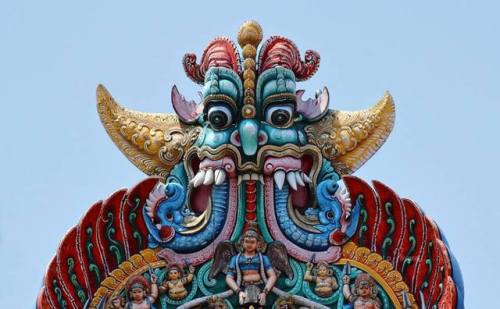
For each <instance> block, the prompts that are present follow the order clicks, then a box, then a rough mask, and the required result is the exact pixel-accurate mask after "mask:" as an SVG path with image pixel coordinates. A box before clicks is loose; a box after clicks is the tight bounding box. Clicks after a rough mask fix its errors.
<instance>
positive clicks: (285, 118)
mask: <svg viewBox="0 0 500 309" xmlns="http://www.w3.org/2000/svg"><path fill="white" fill-rule="evenodd" d="M292 115H293V108H292V106H289V105H279V106H271V107H269V108H268V109H267V110H266V122H267V123H270V124H272V125H275V126H278V127H284V126H287V125H288V124H290V122H291V120H292Z"/></svg>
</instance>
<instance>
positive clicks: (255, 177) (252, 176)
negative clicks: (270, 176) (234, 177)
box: [250, 173, 259, 180]
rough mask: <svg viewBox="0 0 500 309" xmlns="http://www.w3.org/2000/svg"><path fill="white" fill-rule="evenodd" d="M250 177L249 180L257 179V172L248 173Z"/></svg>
mask: <svg viewBox="0 0 500 309" xmlns="http://www.w3.org/2000/svg"><path fill="white" fill-rule="evenodd" d="M250 179H251V180H259V174H255V173H252V174H251V175H250Z"/></svg>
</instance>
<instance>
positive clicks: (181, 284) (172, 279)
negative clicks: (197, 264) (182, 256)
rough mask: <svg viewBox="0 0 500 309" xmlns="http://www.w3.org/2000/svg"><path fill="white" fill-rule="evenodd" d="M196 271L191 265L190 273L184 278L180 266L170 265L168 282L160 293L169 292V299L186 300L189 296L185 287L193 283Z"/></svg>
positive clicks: (162, 286) (165, 282)
mask: <svg viewBox="0 0 500 309" xmlns="http://www.w3.org/2000/svg"><path fill="white" fill-rule="evenodd" d="M194 271H195V268H194V266H193V265H189V273H188V274H187V275H186V276H183V274H182V268H181V267H180V266H179V265H178V264H171V265H169V267H168V273H167V280H166V281H164V282H163V283H162V285H161V286H160V291H161V292H162V293H166V292H168V297H170V298H171V299H173V300H181V299H183V298H185V297H186V296H187V294H188V291H187V289H186V287H185V285H186V284H188V283H190V282H191V281H193V277H194Z"/></svg>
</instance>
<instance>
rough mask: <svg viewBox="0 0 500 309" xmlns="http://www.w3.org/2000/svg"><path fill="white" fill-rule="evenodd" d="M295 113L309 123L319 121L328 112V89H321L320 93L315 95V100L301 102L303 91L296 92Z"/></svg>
mask: <svg viewBox="0 0 500 309" xmlns="http://www.w3.org/2000/svg"><path fill="white" fill-rule="evenodd" d="M295 94H296V95H297V112H298V113H299V114H301V115H302V116H304V117H305V118H306V119H307V120H309V121H315V120H319V119H320V118H321V117H323V116H324V115H325V114H326V112H327V111H328V103H329V102H330V94H329V93H328V89H327V88H326V87H323V90H321V92H319V93H316V98H314V99H307V100H306V101H304V100H302V95H303V94H304V90H297V92H296V93H295Z"/></svg>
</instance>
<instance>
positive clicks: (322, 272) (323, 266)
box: [304, 261, 339, 297]
mask: <svg viewBox="0 0 500 309" xmlns="http://www.w3.org/2000/svg"><path fill="white" fill-rule="evenodd" d="M306 267H307V269H306V273H305V274H304V280H305V281H309V282H314V283H316V287H315V288H314V292H315V293H316V294H318V295H319V296H321V297H329V296H331V295H332V294H333V291H334V290H336V289H337V288H338V287H339V285H338V284H337V280H336V279H335V277H334V276H333V272H332V270H331V268H330V266H329V265H328V263H326V262H324V261H321V262H319V263H318V264H317V265H316V275H313V274H312V273H313V263H311V262H309V263H307V264H306Z"/></svg>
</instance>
